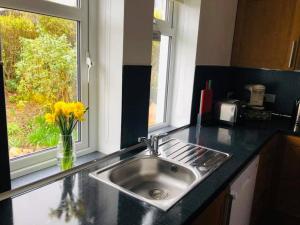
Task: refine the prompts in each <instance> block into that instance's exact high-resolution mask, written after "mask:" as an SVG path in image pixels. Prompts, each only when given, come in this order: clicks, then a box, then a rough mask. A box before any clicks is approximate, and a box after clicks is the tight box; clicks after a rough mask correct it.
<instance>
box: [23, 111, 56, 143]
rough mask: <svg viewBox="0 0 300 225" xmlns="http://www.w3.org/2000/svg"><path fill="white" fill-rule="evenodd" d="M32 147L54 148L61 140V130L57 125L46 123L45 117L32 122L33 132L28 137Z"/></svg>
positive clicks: (39, 117)
mask: <svg viewBox="0 0 300 225" xmlns="http://www.w3.org/2000/svg"><path fill="white" fill-rule="evenodd" d="M27 138H28V142H29V143H30V144H31V145H38V146H42V147H53V146H55V145H57V143H58V140H59V129H58V127H56V126H55V125H51V124H48V123H46V121H45V119H44V117H43V116H38V117H36V118H34V119H33V121H32V131H31V133H30V134H29V135H28V137H27Z"/></svg>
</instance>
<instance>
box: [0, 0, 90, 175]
mask: <svg viewBox="0 0 300 225" xmlns="http://www.w3.org/2000/svg"><path fill="white" fill-rule="evenodd" d="M78 2H79V1H78ZM88 2H89V1H86V0H81V1H80V6H78V7H72V6H67V5H63V4H59V3H54V2H50V1H46V0H14V1H12V0H2V1H1V2H0V8H8V9H13V10H20V11H26V12H32V13H37V14H44V15H48V16H54V17H60V18H64V19H70V20H74V21H77V22H79V26H78V28H79V35H78V39H79V41H78V44H79V45H80V46H78V49H79V52H80V53H79V54H78V57H79V58H78V60H79V62H80V64H79V67H78V68H79V69H80V82H81V84H80V90H79V92H80V101H83V102H84V103H85V105H89V78H88V66H87V64H86V56H87V53H89V3H88ZM93 102H94V101H93ZM90 108H91V107H90ZM91 114H92V115H95V113H94V112H90V111H89V112H88V116H86V117H87V118H86V121H85V122H84V123H82V124H81V126H80V128H81V130H80V134H81V140H80V142H78V143H76V146H75V147H76V149H77V155H78V156H81V155H85V154H88V153H91V152H93V151H95V149H93V148H92V147H91V143H90V141H89V139H91V138H90V137H89V133H91V129H93V130H94V127H93V128H91V127H92V123H91V122H90V121H91V120H93V121H94V120H95V118H91ZM55 155H56V150H55V148H50V149H45V150H42V151H40V152H37V153H33V154H29V155H27V156H22V157H19V158H16V159H12V160H10V167H11V177H12V179H13V178H16V177H19V176H23V175H26V174H28V173H31V172H34V171H37V170H40V169H43V168H46V167H49V166H53V165H54V164H55Z"/></svg>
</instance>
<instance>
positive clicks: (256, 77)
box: [191, 66, 300, 124]
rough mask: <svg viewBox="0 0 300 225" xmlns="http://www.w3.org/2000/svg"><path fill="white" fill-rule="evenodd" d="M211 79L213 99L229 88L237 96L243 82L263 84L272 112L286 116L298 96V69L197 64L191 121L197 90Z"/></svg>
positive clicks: (218, 98) (196, 110) (195, 105)
mask: <svg viewBox="0 0 300 225" xmlns="http://www.w3.org/2000/svg"><path fill="white" fill-rule="evenodd" d="M206 80H212V88H213V91H214V100H220V99H222V98H225V97H226V93H227V92H229V91H233V92H235V93H236V95H237V96H242V95H243V93H244V92H245V90H244V86H245V85H246V84H263V85H265V86H266V92H267V93H269V94H275V95H276V101H275V104H274V105H273V111H274V112H277V113H282V114H288V115H290V114H291V113H292V110H293V106H294V101H295V100H296V99H297V98H298V97H300V72H292V71H277V70H263V69H249V68H236V67H222V66H197V67H196V70H195V81H194V94H193V104H192V114H191V123H192V124H194V123H195V122H196V118H197V114H198V112H199V105H200V102H199V99H200V91H201V89H203V88H204V85H205V81H206Z"/></svg>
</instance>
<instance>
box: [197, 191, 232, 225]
mask: <svg viewBox="0 0 300 225" xmlns="http://www.w3.org/2000/svg"><path fill="white" fill-rule="evenodd" d="M228 201H229V188H228V189H226V190H224V191H223V192H222V193H221V194H220V195H219V196H218V197H217V198H216V199H215V200H214V201H213V202H212V203H211V204H210V205H209V206H208V207H207V208H206V209H205V210H204V211H203V212H202V213H201V214H200V215H199V216H198V217H197V218H196V219H195V220H194V221H193V222H192V223H191V225H206V224H207V225H208V224H209V225H223V224H225V223H224V220H226V219H228V218H226V217H227V216H226V204H228ZM227 214H228V213H227Z"/></svg>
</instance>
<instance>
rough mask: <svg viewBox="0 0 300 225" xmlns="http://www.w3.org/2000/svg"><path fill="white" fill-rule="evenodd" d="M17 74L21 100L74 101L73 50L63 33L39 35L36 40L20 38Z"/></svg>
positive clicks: (44, 101) (45, 102)
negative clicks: (56, 35)
mask: <svg viewBox="0 0 300 225" xmlns="http://www.w3.org/2000/svg"><path fill="white" fill-rule="evenodd" d="M21 44H22V52H21V56H20V61H19V62H18V63H17V64H16V73H17V76H18V78H19V80H20V82H19V86H18V89H17V93H18V96H19V98H20V100H23V101H34V102H37V103H38V104H43V105H51V104H53V103H54V102H56V101H58V100H64V101H71V100H73V97H74V96H73V93H74V87H76V77H75V75H76V65H77V63H76V51H75V50H74V49H73V48H72V46H71V44H70V43H69V42H68V40H67V38H66V36H61V37H54V36H51V35H49V34H42V35H41V36H39V37H38V38H36V39H33V40H31V39H25V38H22V40H21Z"/></svg>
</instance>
